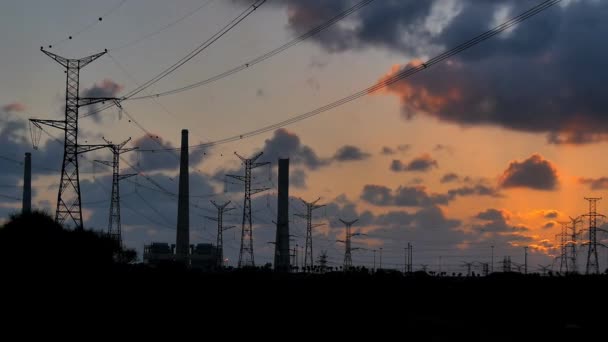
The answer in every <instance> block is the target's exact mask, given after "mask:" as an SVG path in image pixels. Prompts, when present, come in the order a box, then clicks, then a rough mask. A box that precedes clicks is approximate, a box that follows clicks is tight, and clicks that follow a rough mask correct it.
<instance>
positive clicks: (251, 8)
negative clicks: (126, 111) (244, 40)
mask: <svg viewBox="0 0 608 342" xmlns="http://www.w3.org/2000/svg"><path fill="white" fill-rule="evenodd" d="M265 2H266V0H256V1H255V2H254V3H253V4H252V5H251V6H249V7H248V8H247V9H246V10H245V11H243V12H241V14H239V15H238V16H237V17H236V18H234V19H232V20H231V21H230V22H229V23H228V24H227V25H226V26H224V27H223V28H222V29H221V30H219V31H218V32H216V33H215V34H214V35H213V36H211V37H210V38H209V39H207V40H206V41H204V42H202V43H201V44H200V45H199V46H197V47H196V48H195V49H194V50H192V51H190V52H189V53H188V54H187V55H186V56H184V57H183V58H181V59H180V60H179V61H177V62H175V63H174V64H173V65H171V66H170V67H168V68H167V69H165V70H164V71H162V72H161V73H159V74H158V75H156V76H154V77H153V78H152V79H150V80H148V81H146V82H145V83H143V84H142V85H141V86H139V87H137V88H135V89H133V90H132V91H131V92H129V93H128V94H127V95H125V96H124V97H123V98H122V100H123V101H124V100H126V99H129V98H131V97H133V96H135V95H137V94H139V93H141V92H142V91H144V90H145V89H147V88H149V87H151V86H152V85H154V84H156V83H157V82H159V81H160V80H162V79H163V78H165V77H167V76H168V75H170V74H171V73H173V72H174V71H175V70H177V69H179V68H180V67H181V66H183V65H184V64H186V63H187V62H188V61H190V60H191V59H193V58H194V57H196V56H197V55H199V54H200V53H201V52H203V51H205V50H206V49H207V48H208V47H209V46H211V45H212V44H213V43H215V42H216V41H217V40H219V39H220V38H222V37H223V36H224V35H226V34H227V33H228V32H230V31H231V30H232V29H233V28H235V27H236V26H237V25H238V24H239V23H241V22H242V21H243V20H245V18H247V17H248V16H249V15H251V14H252V13H253V12H254V11H255V10H256V9H257V8H258V7H260V6H262V5H263V4H264V3H265ZM110 106H111V105H108V106H106V107H103V108H101V109H99V110H96V111H93V112H91V113H89V114H87V115H84V116H83V117H87V116H90V115H93V114H96V113H98V112H100V111H102V110H104V109H107V108H110Z"/></svg>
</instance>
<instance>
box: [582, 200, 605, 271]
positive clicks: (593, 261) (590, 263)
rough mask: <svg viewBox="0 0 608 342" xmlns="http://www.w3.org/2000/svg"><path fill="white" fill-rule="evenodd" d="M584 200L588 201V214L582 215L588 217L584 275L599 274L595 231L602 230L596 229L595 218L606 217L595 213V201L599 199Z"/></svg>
mask: <svg viewBox="0 0 608 342" xmlns="http://www.w3.org/2000/svg"><path fill="white" fill-rule="evenodd" d="M585 199H586V200H587V201H589V213H588V214H586V215H583V216H587V217H589V242H588V243H587V245H588V246H589V249H588V253H587V268H586V271H585V273H586V274H590V273H595V274H599V273H600V265H599V262H598V259H597V245H598V243H597V231H598V230H601V231H604V230H603V229H600V228H598V227H597V218H598V217H606V216H604V215H601V214H598V213H597V201H599V200H601V198H589V197H585Z"/></svg>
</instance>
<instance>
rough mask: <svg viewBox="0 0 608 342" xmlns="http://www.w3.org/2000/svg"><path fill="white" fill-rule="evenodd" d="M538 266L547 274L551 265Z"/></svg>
mask: <svg viewBox="0 0 608 342" xmlns="http://www.w3.org/2000/svg"><path fill="white" fill-rule="evenodd" d="M538 268H540V270H541V272H543V275H547V271H551V265H547V266H543V265H538Z"/></svg>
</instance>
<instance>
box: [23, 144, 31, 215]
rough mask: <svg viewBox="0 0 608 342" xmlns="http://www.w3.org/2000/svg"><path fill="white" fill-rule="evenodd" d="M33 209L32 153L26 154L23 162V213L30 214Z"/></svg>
mask: <svg viewBox="0 0 608 342" xmlns="http://www.w3.org/2000/svg"><path fill="white" fill-rule="evenodd" d="M31 211H32V154H31V153H29V152H27V153H26V154H25V163H24V164H23V203H22V206H21V213H23V214H29V213H30V212H31Z"/></svg>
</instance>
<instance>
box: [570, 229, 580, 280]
mask: <svg viewBox="0 0 608 342" xmlns="http://www.w3.org/2000/svg"><path fill="white" fill-rule="evenodd" d="M570 222H571V223H572V225H571V226H570V229H571V232H572V234H571V236H570V242H569V247H570V248H569V249H570V272H572V273H578V265H577V261H576V243H577V241H578V236H579V234H580V233H581V232H580V231H577V229H576V225H577V224H578V223H583V220H582V219H581V218H580V217H577V218H572V217H570Z"/></svg>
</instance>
